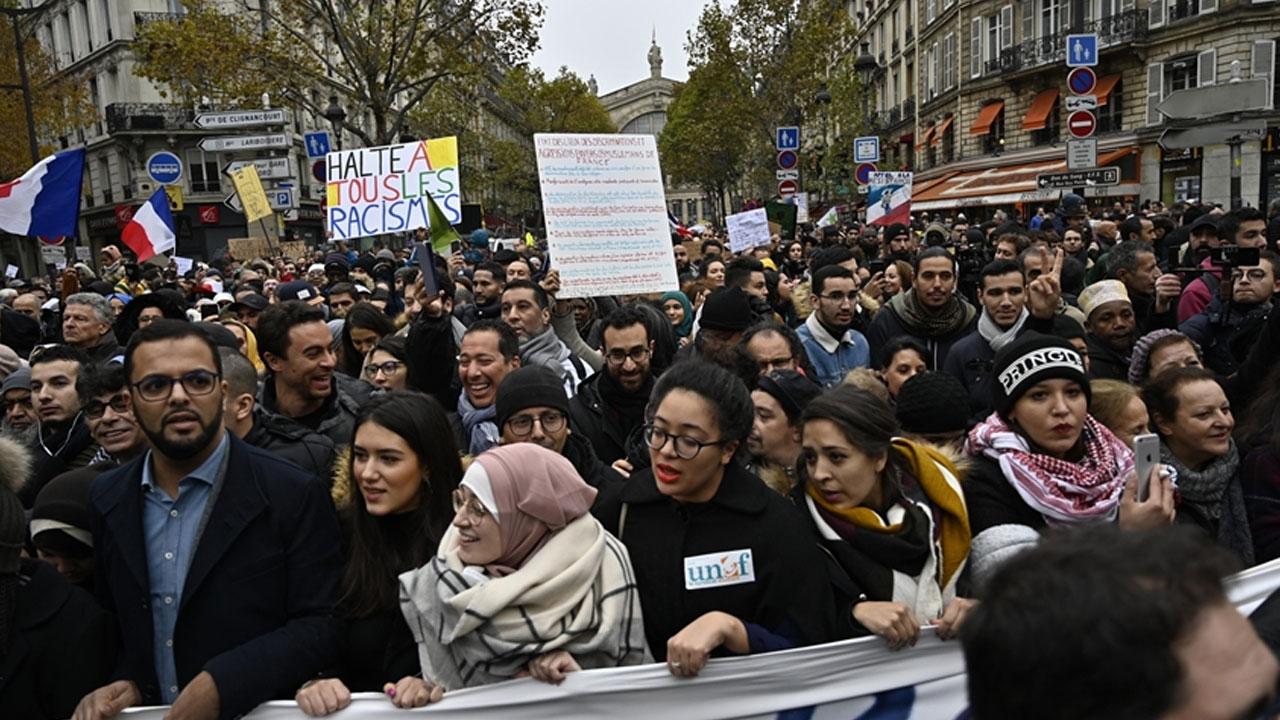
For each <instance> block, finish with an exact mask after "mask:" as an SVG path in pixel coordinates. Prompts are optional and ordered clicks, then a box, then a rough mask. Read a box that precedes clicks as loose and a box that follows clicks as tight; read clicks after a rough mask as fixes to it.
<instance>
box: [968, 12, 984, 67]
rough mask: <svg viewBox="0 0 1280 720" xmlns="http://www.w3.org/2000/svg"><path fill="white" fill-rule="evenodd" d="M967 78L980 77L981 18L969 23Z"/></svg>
mask: <svg viewBox="0 0 1280 720" xmlns="http://www.w3.org/2000/svg"><path fill="white" fill-rule="evenodd" d="M969 33H970V35H969V76H970V77H981V76H982V18H981V17H976V18H974V19H973V20H972V21H971V22H970V23H969Z"/></svg>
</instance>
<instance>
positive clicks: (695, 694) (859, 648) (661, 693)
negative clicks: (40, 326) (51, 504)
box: [125, 560, 1280, 720]
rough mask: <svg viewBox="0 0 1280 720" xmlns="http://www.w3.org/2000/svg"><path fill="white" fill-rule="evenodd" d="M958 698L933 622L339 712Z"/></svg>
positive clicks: (876, 718)
mask: <svg viewBox="0 0 1280 720" xmlns="http://www.w3.org/2000/svg"><path fill="white" fill-rule="evenodd" d="M1277 587H1280V560H1276V561H1272V562H1270V563H1267V564H1266V565H1261V566H1259V567H1256V568H1253V569H1251V570H1247V571H1245V572H1243V573H1240V574H1239V575H1236V576H1233V577H1232V578H1229V579H1228V581H1227V592H1228V594H1229V596H1230V597H1231V601H1232V602H1233V603H1235V605H1236V607H1237V608H1239V610H1240V612H1242V613H1244V614H1246V615H1247V614H1249V613H1251V612H1253V610H1254V609H1255V608H1257V607H1258V605H1260V604H1261V603H1262V601H1263V600H1265V599H1266V598H1267V596H1268V595H1270V594H1271V593H1272V592H1273V591H1274V590H1275V589H1276V588H1277ZM967 705H968V703H967V702H966V696H965V675H964V658H963V657H962V655H961V651H960V644H959V642H957V641H950V642H942V641H940V640H938V638H937V637H936V636H935V635H934V633H933V631H932V630H925V631H924V632H922V633H921V637H920V642H919V643H917V644H916V646H915V647H914V648H911V649H908V650H903V651H901V652H890V651H889V650H887V649H885V646H884V641H882V640H880V639H879V638H862V639H859V640H847V641H844V642H839V643H830V644H827V645H818V646H815V647H808V648H799V649H796V650H786V651H783V652H776V653H769V654H767V655H756V656H752V657H740V658H726V659H722V660H713V661H712V662H711V663H709V664H708V666H707V667H706V668H705V669H704V670H703V671H702V674H701V675H700V676H698V677H696V678H676V677H672V675H671V674H670V673H669V672H667V668H666V666H665V665H643V666H638V667H628V668H614V669H609V670H589V671H585V672H576V673H570V674H569V676H568V678H567V679H566V680H565V681H564V683H563V684H561V685H558V686H556V685H547V684H545V683H540V682H538V681H536V680H532V679H523V680H512V681H509V682H504V683H500V684H498V685H490V686H487V687H480V688H473V689H470V690H458V691H455V692H451V693H448V694H447V695H445V697H444V699H443V700H442V701H440V702H439V703H438V704H436V705H432V706H430V707H426V708H420V709H417V710H414V711H405V710H401V709H399V708H396V707H394V706H393V705H391V703H390V701H389V700H387V698H386V697H385V696H383V695H381V694H379V693H358V694H356V695H355V697H354V699H353V700H352V702H351V705H350V706H348V707H347V708H346V709H344V710H341V711H339V712H337V713H334V714H333V715H330V716H329V717H331V718H335V719H336V720H395V719H396V718H403V717H404V714H405V712H414V713H421V714H426V715H430V716H431V717H433V718H439V719H440V720H449V719H452V718H459V719H461V718H466V719H468V720H474V719H476V718H495V717H519V718H522V719H525V720H564V719H565V718H573V717H609V718H612V719H616V720H649V719H651V718H655V717H669V718H680V719H681V720H686V719H694V718H696V719H698V720H849V719H850V718H854V719H855V720H908V719H914V718H928V719H929V720H952V719H953V718H958V717H959V716H961V715H962V714H963V713H964V711H965V709H966V707H967ZM164 712H165V708H133V709H130V710H126V711H125V713H126V715H127V717H128V718H129V720H161V718H163V716H164ZM305 717H306V715H304V714H303V713H302V711H301V710H299V709H298V706H297V705H296V704H295V703H293V702H291V701H285V700H277V701H272V702H269V703H266V704H264V705H262V706H261V707H259V708H257V709H256V710H254V711H253V712H252V713H249V715H247V716H246V718H247V720H302V718H305Z"/></svg>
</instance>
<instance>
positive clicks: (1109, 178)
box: [1036, 167, 1120, 190]
mask: <svg viewBox="0 0 1280 720" xmlns="http://www.w3.org/2000/svg"><path fill="white" fill-rule="evenodd" d="M1119 184H1120V168H1117V167H1104V168H1096V169H1094V170H1081V171H1079V172H1064V173H1045V174H1043V175H1037V176H1036V187H1038V188H1040V189H1041V190H1070V189H1072V188H1078V187H1090V186H1103V185H1119Z"/></svg>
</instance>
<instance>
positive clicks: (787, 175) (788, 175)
mask: <svg viewBox="0 0 1280 720" xmlns="http://www.w3.org/2000/svg"><path fill="white" fill-rule="evenodd" d="M778 179H779V180H799V179H800V171H799V170H779V171H778Z"/></svg>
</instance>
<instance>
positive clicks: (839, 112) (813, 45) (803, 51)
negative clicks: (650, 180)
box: [662, 0, 865, 197]
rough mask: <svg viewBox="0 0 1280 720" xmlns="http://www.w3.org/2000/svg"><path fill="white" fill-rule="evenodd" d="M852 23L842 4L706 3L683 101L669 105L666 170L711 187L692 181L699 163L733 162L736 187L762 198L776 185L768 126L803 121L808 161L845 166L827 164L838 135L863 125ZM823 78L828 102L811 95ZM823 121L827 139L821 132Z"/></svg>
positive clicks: (692, 44)
mask: <svg viewBox="0 0 1280 720" xmlns="http://www.w3.org/2000/svg"><path fill="white" fill-rule="evenodd" d="M854 30H855V28H854V27H853V24H852V22H851V20H850V18H849V15H848V13H847V12H845V11H844V10H843V7H842V4H841V3H827V2H812V1H811V0H737V1H736V2H735V3H734V4H732V5H729V6H727V7H725V6H723V5H722V4H721V3H714V2H713V3H708V5H707V6H706V7H705V8H704V9H703V11H702V15H701V16H700V18H699V19H698V25H697V27H696V28H694V29H693V30H692V31H690V32H689V34H688V39H687V42H686V44H685V49H686V51H687V52H688V55H689V69H690V73H689V82H688V84H687V85H686V86H685V88H682V89H681V91H680V94H681V95H686V94H687V99H684V100H682V99H680V98H677V102H676V103H673V107H672V109H669V111H668V113H669V117H668V121H667V126H666V129H665V130H664V131H663V142H662V147H663V148H664V152H663V163H664V168H666V169H667V170H668V171H669V172H672V173H673V174H675V175H677V176H678V177H680V178H682V179H684V180H686V181H689V182H694V183H696V184H698V185H699V186H701V187H702V188H703V189H704V190H706V191H708V192H713V191H714V189H715V186H716V185H717V184H718V183H717V182H710V183H709V182H707V181H706V180H705V179H702V180H700V179H698V178H697V177H696V176H695V175H694V174H693V173H694V172H695V167H696V164H697V163H699V162H701V163H707V164H710V165H713V166H715V168H716V169H715V174H716V175H718V176H719V175H723V176H724V177H734V175H735V173H734V172H733V171H734V170H735V169H736V170H737V178H738V182H737V185H738V190H739V191H740V192H742V193H744V194H749V195H757V196H762V197H769V196H772V195H774V194H775V193H776V187H777V181H776V179H775V175H774V170H775V168H776V162H775V156H776V153H777V151H776V149H775V148H774V131H775V128H777V127H779V126H783V125H800V126H802V127H803V128H804V131H805V134H806V135H807V136H808V138H809V141H806V143H805V147H804V151H805V152H806V153H807V154H809V155H810V156H811V157H810V158H806V159H811V158H816V159H817V160H818V161H819V162H817V163H815V164H814V167H815V168H824V169H825V173H826V175H827V176H828V177H831V176H834V175H837V174H840V173H843V172H845V170H844V169H843V168H838V167H833V165H837V164H838V163H837V161H836V160H835V158H834V156H836V155H838V154H839V152H838V149H839V147H840V145H841V144H842V143H845V142H847V140H846V139H845V136H848V137H849V138H851V137H852V136H853V135H855V134H856V130H857V129H859V128H861V127H862V126H863V125H864V124H865V123H864V121H863V118H862V117H861V110H862V88H861V87H860V84H859V82H858V79H857V76H856V73H855V72H854V71H853V60H854V57H855V56H856V51H855V50H854V43H853V38H854V37H855V33H854ZM824 84H825V86H826V88H827V89H828V91H829V93H830V94H831V98H832V100H831V102H830V103H829V104H827V105H821V104H819V103H818V102H817V101H816V100H815V98H816V97H817V95H818V92H819V90H820V89H821V88H822V87H823V86H824ZM824 116H825V123H824ZM824 125H825V128H826V134H827V138H828V140H830V141H831V142H823V140H822V137H821V136H822V134H823V128H824ZM827 145H831V147H830V148H828V147H827ZM823 160H826V161H827V162H826V163H825V165H824V163H823V162H822V161H823ZM802 166H803V167H805V168H806V169H807V168H808V167H809V163H808V162H802ZM703 172H706V173H710V172H712V171H711V170H710V169H705V170H704V171H703ZM815 174H817V173H816V172H810V173H809V177H806V178H804V180H805V183H804V184H805V186H806V188H809V189H811V188H813V187H815V186H816V185H818V183H817V182H815V178H814V177H813V175H815ZM730 182H732V181H730Z"/></svg>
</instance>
